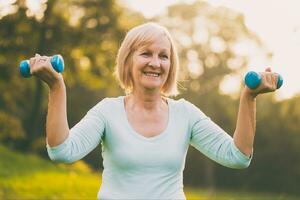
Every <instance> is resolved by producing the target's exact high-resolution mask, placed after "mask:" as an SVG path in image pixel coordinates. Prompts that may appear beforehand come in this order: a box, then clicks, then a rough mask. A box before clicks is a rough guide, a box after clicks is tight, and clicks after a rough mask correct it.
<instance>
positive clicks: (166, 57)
mask: <svg viewBox="0 0 300 200" xmlns="http://www.w3.org/2000/svg"><path fill="white" fill-rule="evenodd" d="M161 57H162V58H163V59H168V58H169V56H167V55H161Z"/></svg>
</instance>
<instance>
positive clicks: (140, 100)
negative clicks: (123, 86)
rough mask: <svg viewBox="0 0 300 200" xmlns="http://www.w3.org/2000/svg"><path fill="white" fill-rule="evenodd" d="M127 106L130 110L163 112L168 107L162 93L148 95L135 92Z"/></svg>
mask: <svg viewBox="0 0 300 200" xmlns="http://www.w3.org/2000/svg"><path fill="white" fill-rule="evenodd" d="M127 106H128V108H130V109H145V110H148V111H155V110H161V109H162V108H163V107H165V106H167V104H166V101H164V99H163V97H162V96H161V94H160V93H158V92H156V93H146V92H138V91H133V92H132V93H131V94H130V95H129V96H128V97H127Z"/></svg>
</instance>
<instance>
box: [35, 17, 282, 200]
mask: <svg viewBox="0 0 300 200" xmlns="http://www.w3.org/2000/svg"><path fill="white" fill-rule="evenodd" d="M30 64H31V73H32V74H34V75H36V76H37V77H39V78H40V79H42V80H43V81H45V82H46V83H47V84H48V85H49V88H50V92H49V105H48V116H47V122H46V132H47V150H48V154H49V156H50V158H51V159H52V160H55V161H61V162H67V163H71V162H74V161H77V160H79V159H81V158H83V157H84V156H85V155H87V154H88V153H89V152H90V151H92V150H93V149H94V148H95V147H96V146H97V145H98V144H99V143H101V145H102V156H103V166H104V170H103V174H102V184H101V187H100V190H99V192H98V199H185V195H184V192H183V170H184V165H185V158H186V154H187V150H188V147H189V145H192V146H194V147H195V148H196V149H198V150H199V151H200V152H201V153H203V154H204V155H206V156H207V157H209V158H210V159H212V160H214V161H216V162H218V163H219V164H221V165H224V166H226V167H230V168H236V169H242V168H246V167H248V166H249V164H250V161H251V158H252V148H253V141H254V134H255V112H256V111H255V107H256V103H255V101H256V96H257V95H258V94H260V93H265V92H271V91H275V89H276V83H277V76H276V74H274V73H272V72H270V70H269V69H267V70H266V72H262V73H261V75H262V84H261V85H260V86H259V88H257V89H256V90H250V89H249V88H247V87H245V88H244V89H243V91H242V93H241V98H240V105H239V112H238V119H237V125H236V129H235V132H234V135H233V138H232V137H231V136H230V135H229V134H227V133H226V132H225V131H224V130H222V129H221V128H220V127H219V126H218V125H216V124H215V123H214V122H213V121H211V120H210V118H209V117H207V116H206V115H205V114H204V113H203V112H201V110H200V109H199V108H197V107H196V106H194V105H193V104H191V103H190V102H188V101H186V100H184V99H180V100H174V99H171V98H169V97H170V96H175V95H176V94H178V91H177V74H178V56H177V52H176V48H175V46H174V42H173V40H172V38H171V36H170V34H169V32H168V30H167V29H166V28H164V27H162V26H160V25H158V24H155V23H146V24H142V25H140V26H137V27H134V28H133V29H131V30H130V31H129V32H128V33H127V35H126V37H125V39H124V41H123V42H122V44H121V47H120V49H119V52H118V56H117V65H116V70H115V75H116V77H117V79H118V81H119V84H120V85H121V87H122V88H123V89H124V90H125V92H126V95H125V96H119V97H115V98H105V99H103V100H102V101H100V102H99V103H98V104H97V105H95V106H94V107H93V108H91V109H90V110H89V111H88V112H87V114H86V115H85V116H84V117H83V119H82V120H81V121H80V122H78V123H77V124H76V125H75V126H74V127H73V128H71V129H69V127H68V122H67V114H66V113H67V112H66V90H65V84H64V80H63V76H62V75H61V74H59V73H57V72H55V71H54V70H53V69H52V67H51V65H50V57H47V56H40V55H38V54H37V55H36V56H35V57H33V58H31V59H30ZM199 170H201V169H199Z"/></svg>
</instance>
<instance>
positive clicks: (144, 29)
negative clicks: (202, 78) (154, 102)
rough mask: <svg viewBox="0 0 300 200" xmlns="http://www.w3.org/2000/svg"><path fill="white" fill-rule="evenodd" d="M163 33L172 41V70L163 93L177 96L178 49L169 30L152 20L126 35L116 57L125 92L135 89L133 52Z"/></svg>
mask: <svg viewBox="0 0 300 200" xmlns="http://www.w3.org/2000/svg"><path fill="white" fill-rule="evenodd" d="M161 35H165V36H167V38H168V40H169V41H170V45H171V49H170V53H171V54H170V70H169V74H168V77H167V80H166V82H165V84H164V85H163V87H162V91H161V93H162V95H164V96H176V95H177V94H179V92H178V84H177V77H178V70H179V62H178V55H177V50H176V48H175V45H174V41H173V39H172V37H171V35H170V33H169V31H168V30H167V29H166V28H165V27H163V26H160V25H158V24H156V23H153V22H150V23H145V24H142V25H139V26H136V27H134V28H132V29H131V30H130V31H129V32H128V33H127V34H126V36H125V39H124V40H123V42H122V44H121V46H120V48H119V51H118V55H117V59H116V67H115V72H114V74H115V76H116V78H117V80H118V82H119V84H120V86H121V87H122V88H123V89H124V90H125V92H126V93H127V94H128V93H131V92H132V90H133V80H132V76H131V64H132V56H133V53H134V52H135V51H136V50H137V49H138V48H139V47H141V46H146V45H150V44H151V43H152V42H153V40H154V39H155V38H157V37H161Z"/></svg>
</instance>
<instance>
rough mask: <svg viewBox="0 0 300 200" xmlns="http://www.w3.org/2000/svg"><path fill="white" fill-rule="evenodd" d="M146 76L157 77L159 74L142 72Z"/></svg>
mask: <svg viewBox="0 0 300 200" xmlns="http://www.w3.org/2000/svg"><path fill="white" fill-rule="evenodd" d="M144 74H145V75H146V76H153V77H158V76H159V74H156V73H149V72H148V73H147V72H146V73H144Z"/></svg>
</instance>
